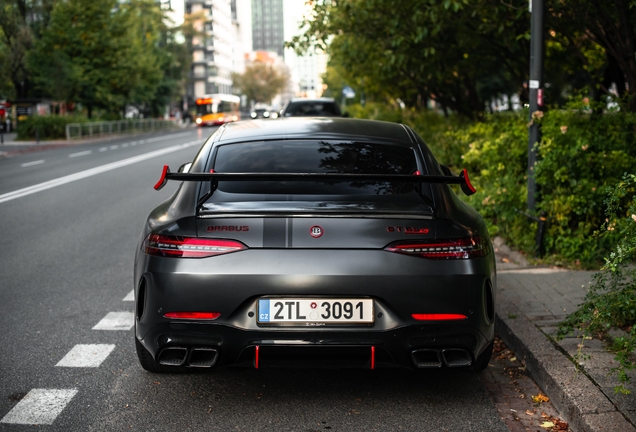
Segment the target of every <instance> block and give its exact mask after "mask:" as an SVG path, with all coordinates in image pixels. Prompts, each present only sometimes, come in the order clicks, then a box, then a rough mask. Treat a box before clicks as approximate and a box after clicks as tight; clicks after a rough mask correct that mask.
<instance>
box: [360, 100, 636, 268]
mask: <svg viewBox="0 0 636 432" xmlns="http://www.w3.org/2000/svg"><path fill="white" fill-rule="evenodd" d="M350 108H352V109H350V112H351V113H352V114H353V115H354V116H359V117H363V118H374V119H378V120H389V121H401V122H402V123H405V124H408V125H410V126H411V127H412V128H413V129H414V130H415V131H416V132H418V133H419V134H420V135H421V136H422V138H424V140H425V141H426V142H427V144H428V145H429V147H431V149H432V150H433V153H434V154H435V156H436V157H437V159H438V161H440V163H443V164H445V165H448V166H450V167H451V168H452V169H454V170H455V171H459V170H460V169H461V168H467V169H468V171H469V174H470V176H471V180H472V183H473V184H474V185H476V187H477V193H476V194H475V195H473V196H471V197H468V198H465V199H466V201H467V202H468V203H470V204H471V205H472V206H473V207H475V208H476V209H477V210H478V211H479V212H480V213H481V214H482V216H483V217H484V219H485V220H486V223H487V225H488V227H489V231H490V233H491V234H492V235H499V236H502V237H503V238H504V239H506V241H507V242H508V243H509V244H510V245H512V246H514V247H516V248H517V249H519V250H521V251H524V252H526V253H527V254H530V255H532V254H533V253H534V252H535V247H536V240H535V238H536V231H537V223H536V222H534V221H533V220H532V219H529V218H528V217H527V216H526V215H524V213H525V210H526V203H527V175H526V172H527V153H528V120H527V111H526V112H523V111H522V112H518V113H509V112H506V113H498V114H493V115H489V116H487V117H486V118H485V119H484V121H481V122H468V121H462V120H461V119H459V118H457V117H455V116H450V117H448V118H447V117H444V116H442V115H439V114H438V113H435V112H431V111H426V112H417V111H409V110H399V109H397V108H394V107H391V106H390V105H383V106H377V105H367V106H366V107H364V108H362V107H356V108H353V107H350ZM594 108H596V112H600V111H601V110H600V108H599V107H594ZM594 112H595V111H593V110H591V109H590V107H588V106H587V102H586V101H584V100H583V99H580V100H576V101H573V102H571V103H570V104H569V105H568V106H567V107H566V108H565V109H563V110H556V109H555V110H550V111H547V112H546V113H545V114H544V115H543V117H542V118H540V119H539V120H538V121H540V122H541V126H542V140H541V142H540V143H539V145H538V148H537V151H538V155H539V162H537V164H536V166H535V178H536V182H537V186H538V194H537V197H536V198H537V208H536V213H537V214H535V215H534V216H536V215H538V214H540V212H542V211H545V212H546V214H547V218H548V224H547V229H546V233H545V240H544V245H545V250H546V253H547V254H548V256H547V258H546V260H548V261H550V262H551V263H554V264H573V265H581V266H583V267H588V268H589V267H595V266H596V267H597V268H598V266H599V265H600V263H602V258H603V256H604V254H605V252H604V251H606V250H608V248H609V247H611V245H612V241H613V239H612V236H602V237H598V236H594V235H593V233H594V231H595V230H596V229H597V228H598V227H599V226H600V225H601V224H602V223H603V218H604V216H603V199H604V192H603V191H604V190H605V188H606V187H607V186H609V185H612V184H614V183H615V182H616V181H618V179H619V178H620V175H621V174H622V173H623V172H626V171H630V169H631V167H633V166H635V165H636V136H635V135H636V134H635V131H636V114H633V113H628V112H618V111H616V112H607V113H601V114H594ZM460 196H461V194H460Z"/></svg>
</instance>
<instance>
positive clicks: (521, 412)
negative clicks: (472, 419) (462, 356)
mask: <svg viewBox="0 0 636 432" xmlns="http://www.w3.org/2000/svg"><path fill="white" fill-rule="evenodd" d="M480 379H481V380H482V382H484V384H485V385H486V388H487V389H488V391H489V393H490V395H491V398H492V399H493V402H494V404H495V407H496V408H497V410H498V411H499V415H500V417H501V419H502V420H503V422H504V423H505V424H506V426H508V428H509V429H510V430H513V431H517V430H520V426H521V428H522V429H525V430H526V431H533V432H535V431H537V432H538V431H547V432H571V429H570V428H569V425H568V423H567V422H565V421H564V420H562V419H561V418H560V414H559V412H558V411H557V410H556V408H554V406H553V405H552V403H551V402H550V398H549V397H548V396H547V395H545V394H544V393H543V392H542V391H541V389H540V388H539V386H538V385H537V384H536V383H535V382H534V380H532V378H531V377H530V376H529V374H528V371H527V370H526V368H525V364H524V363H523V361H522V359H519V358H518V357H517V356H516V355H515V353H514V352H513V351H512V350H510V349H509V348H508V347H507V346H506V345H505V343H504V342H503V341H502V340H501V339H500V338H499V337H496V338H495V346H494V348H493V355H492V358H491V361H490V364H489V366H488V368H486V370H485V371H483V372H481V373H480Z"/></svg>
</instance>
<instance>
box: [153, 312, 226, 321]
mask: <svg viewBox="0 0 636 432" xmlns="http://www.w3.org/2000/svg"><path fill="white" fill-rule="evenodd" d="M163 316H164V318H174V319H189V320H210V321H211V320H215V319H217V318H218V317H220V316H221V313H220V312H167V313H165V314H163Z"/></svg>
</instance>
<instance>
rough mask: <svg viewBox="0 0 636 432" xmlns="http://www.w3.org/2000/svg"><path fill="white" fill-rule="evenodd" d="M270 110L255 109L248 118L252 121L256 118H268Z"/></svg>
mask: <svg viewBox="0 0 636 432" xmlns="http://www.w3.org/2000/svg"><path fill="white" fill-rule="evenodd" d="M269 114H270V110H269V109H267V108H256V109H253V110H252V112H250V117H251V118H253V119H256V118H259V117H260V118H269Z"/></svg>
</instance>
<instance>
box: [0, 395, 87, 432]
mask: <svg viewBox="0 0 636 432" xmlns="http://www.w3.org/2000/svg"><path fill="white" fill-rule="evenodd" d="M76 394H77V389H59V390H56V389H32V390H31V391H30V392H29V393H27V395H26V396H25V397H24V398H22V400H21V401H20V402H18V404H17V405H16V406H14V407H13V409H12V410H11V411H9V413H8V414H7V415H6V416H4V417H3V418H2V420H0V423H11V424H27V425H41V424H49V425H50V424H53V422H54V421H55V419H56V418H57V416H58V415H59V414H60V413H61V412H62V410H63V409H64V408H65V407H66V405H67V404H68V403H69V402H70V401H71V399H73V396H75V395H76Z"/></svg>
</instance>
